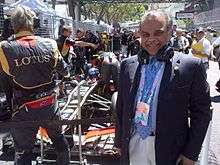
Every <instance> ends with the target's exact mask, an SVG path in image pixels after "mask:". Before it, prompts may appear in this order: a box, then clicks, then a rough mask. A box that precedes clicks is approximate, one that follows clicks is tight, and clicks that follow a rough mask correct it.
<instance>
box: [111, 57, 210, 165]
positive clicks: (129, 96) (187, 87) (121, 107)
mask: <svg viewBox="0 0 220 165" xmlns="http://www.w3.org/2000/svg"><path fill="white" fill-rule="evenodd" d="M140 77H141V65H140V64H139V62H138V58H137V56H133V57H131V58H128V59H125V60H124V61H123V62H122V63H121V72H120V82H119V92H118V99H117V120H116V137H115V146H116V147H118V148H120V149H121V152H122V155H121V164H123V165H129V140H130V132H131V129H132V124H131V122H132V119H133V118H134V116H135V108H134V107H135V106H136V105H134V103H135V101H134V100H135V97H136V93H137V89H138V86H139V81H140ZM210 104H211V101H210V93H209V85H208V83H207V81H206V73H205V69H204V66H203V64H202V61H201V60H200V59H198V58H194V57H189V56H187V55H183V54H180V53H175V55H174V57H173V58H172V59H170V60H168V61H167V62H166V64H165V70H164V73H163V77H162V81H161V85H160V90H159V96H158V107H157V117H156V132H155V134H156V136H155V156H156V164H157V165H175V163H176V160H177V158H178V156H179V155H180V154H183V155H185V156H186V157H188V158H189V159H191V160H194V161H196V160H197V159H198V155H199V153H200V149H201V145H202V142H203V140H204V137H205V134H206V131H207V128H208V125H209V121H210V120H211V112H210ZM189 116H190V119H191V120H190V125H189V122H188V117H189Z"/></svg>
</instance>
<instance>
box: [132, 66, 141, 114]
mask: <svg viewBox="0 0 220 165" xmlns="http://www.w3.org/2000/svg"><path fill="white" fill-rule="evenodd" d="M132 65H133V66H130V67H131V68H132V70H133V69H134V71H135V73H134V77H130V78H131V79H132V78H133V80H132V82H133V83H132V85H131V89H130V96H129V104H130V108H131V118H133V117H134V114H135V108H134V107H135V104H136V103H135V100H136V95H137V91H138V87H139V83H140V79H141V65H139V63H138V62H136V63H133V64H132Z"/></svg>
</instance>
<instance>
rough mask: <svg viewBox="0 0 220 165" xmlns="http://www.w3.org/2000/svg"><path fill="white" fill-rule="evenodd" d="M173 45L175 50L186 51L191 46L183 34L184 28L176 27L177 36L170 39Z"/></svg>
mask: <svg viewBox="0 0 220 165" xmlns="http://www.w3.org/2000/svg"><path fill="white" fill-rule="evenodd" d="M170 43H171V47H173V49H174V51H178V52H185V50H186V49H187V48H188V47H189V41H188V40H187V39H186V38H185V37H184V36H183V30H182V29H176V36H175V37H172V38H171V39H170Z"/></svg>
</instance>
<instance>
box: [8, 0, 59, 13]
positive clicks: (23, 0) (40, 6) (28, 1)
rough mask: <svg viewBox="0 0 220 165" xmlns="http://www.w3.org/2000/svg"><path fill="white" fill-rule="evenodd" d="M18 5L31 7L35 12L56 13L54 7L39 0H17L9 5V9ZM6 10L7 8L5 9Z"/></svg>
mask: <svg viewBox="0 0 220 165" xmlns="http://www.w3.org/2000/svg"><path fill="white" fill-rule="evenodd" d="M18 5H24V6H27V7H29V8H31V9H32V10H33V11H34V12H36V13H41V14H45V15H56V12H55V10H54V9H52V8H50V7H48V6H47V5H46V4H44V2H42V1H41V0H19V1H17V2H15V3H13V4H11V5H10V6H9V10H10V9H11V8H15V7H16V6H18ZM6 10H7V9H6Z"/></svg>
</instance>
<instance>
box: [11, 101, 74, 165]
mask: <svg viewBox="0 0 220 165" xmlns="http://www.w3.org/2000/svg"><path fill="white" fill-rule="evenodd" d="M56 111H57V106H56V104H53V105H51V106H49V107H45V108H43V109H26V108H25V107H24V108H22V109H21V110H20V111H19V112H18V113H17V114H15V116H13V118H12V120H13V121H16V122H20V121H39V120H58V119H59V116H58V114H57V112H56ZM39 126H41V127H44V128H47V129H48V134H49V137H50V139H51V140H52V142H53V145H54V147H55V151H56V153H57V165H69V164H70V163H69V161H70V155H69V146H68V142H67V140H66V139H65V137H64V135H63V134H61V127H57V126H53V125H39ZM39 126H33V127H31V128H30V127H28V128H14V129H12V130H11V132H12V136H13V139H14V142H15V159H14V161H15V163H14V164H15V165H31V159H32V149H33V148H34V142H35V138H36V134H37V131H38V128H39Z"/></svg>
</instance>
